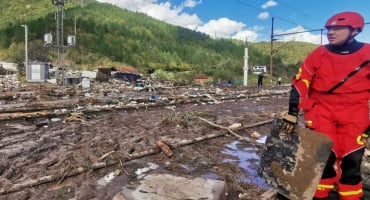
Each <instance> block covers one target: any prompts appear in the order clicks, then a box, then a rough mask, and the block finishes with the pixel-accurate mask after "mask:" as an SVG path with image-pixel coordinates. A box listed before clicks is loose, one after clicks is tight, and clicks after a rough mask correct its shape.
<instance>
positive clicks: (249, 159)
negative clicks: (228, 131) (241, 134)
mask: <svg viewBox="0 0 370 200" xmlns="http://www.w3.org/2000/svg"><path fill="white" fill-rule="evenodd" d="M265 140H266V137H262V138H261V139H259V140H258V141H257V142H258V143H264V142H265ZM258 151H259V148H258V147H249V146H247V145H245V144H243V143H241V142H240V141H233V142H231V143H229V144H227V145H225V148H224V150H223V151H222V153H223V154H225V155H227V158H226V159H224V160H223V162H225V163H234V164H237V165H238V166H239V167H240V168H242V169H243V170H244V171H245V172H246V176H245V177H241V178H240V180H239V181H241V182H243V183H247V184H256V185H258V186H260V187H263V188H270V186H269V185H268V184H267V183H266V182H265V181H264V180H263V179H262V178H261V177H260V176H259V175H258V167H259V161H260V157H259V155H258Z"/></svg>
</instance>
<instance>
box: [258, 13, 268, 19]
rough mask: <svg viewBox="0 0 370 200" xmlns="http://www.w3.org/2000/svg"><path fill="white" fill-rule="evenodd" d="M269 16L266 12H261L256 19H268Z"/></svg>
mask: <svg viewBox="0 0 370 200" xmlns="http://www.w3.org/2000/svg"><path fill="white" fill-rule="evenodd" d="M269 17H270V14H269V13H268V12H263V13H260V14H259V15H258V19H268V18H269Z"/></svg>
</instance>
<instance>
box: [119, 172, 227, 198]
mask: <svg viewBox="0 0 370 200" xmlns="http://www.w3.org/2000/svg"><path fill="white" fill-rule="evenodd" d="M117 195H118V196H120V198H121V199H126V200H177V199H178V200H180V199H209V200H226V199H227V198H226V195H225V182H223V181H218V180H211V179H204V178H185V177H179V176H174V175H170V174H153V175H147V176H145V177H144V178H143V179H142V180H141V181H139V182H138V183H133V184H131V185H128V186H125V187H124V188H123V190H122V192H120V194H117ZM117 195H116V196H117ZM118 196H117V197H118Z"/></svg>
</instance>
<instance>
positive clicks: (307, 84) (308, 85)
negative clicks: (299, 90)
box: [302, 79, 310, 88]
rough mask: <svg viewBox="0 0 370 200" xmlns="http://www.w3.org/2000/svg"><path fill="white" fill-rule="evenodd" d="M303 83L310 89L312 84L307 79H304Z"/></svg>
mask: <svg viewBox="0 0 370 200" xmlns="http://www.w3.org/2000/svg"><path fill="white" fill-rule="evenodd" d="M302 81H303V83H304V84H306V87H307V88H309V87H310V82H309V81H308V80H306V79H302Z"/></svg>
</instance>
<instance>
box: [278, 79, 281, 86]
mask: <svg viewBox="0 0 370 200" xmlns="http://www.w3.org/2000/svg"><path fill="white" fill-rule="evenodd" d="M280 85H281V77H279V78H278V86H280Z"/></svg>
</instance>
